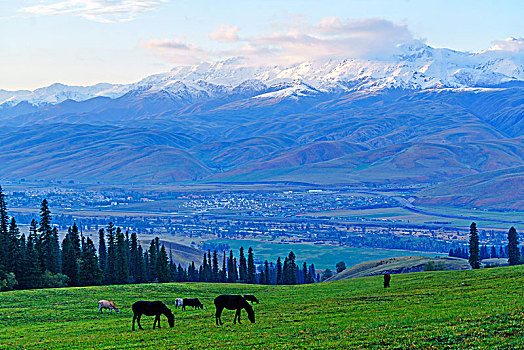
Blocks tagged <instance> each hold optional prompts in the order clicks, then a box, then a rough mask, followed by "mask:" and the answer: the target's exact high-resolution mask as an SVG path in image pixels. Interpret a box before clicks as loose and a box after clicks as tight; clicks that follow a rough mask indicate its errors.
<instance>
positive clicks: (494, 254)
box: [490, 245, 499, 259]
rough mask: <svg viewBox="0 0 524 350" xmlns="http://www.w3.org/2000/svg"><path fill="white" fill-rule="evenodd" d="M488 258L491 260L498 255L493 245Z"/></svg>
mask: <svg viewBox="0 0 524 350" xmlns="http://www.w3.org/2000/svg"><path fill="white" fill-rule="evenodd" d="M490 257H491V258H492V259H493V258H498V257H499V255H498V254H497V249H496V248H495V246H494V245H492V246H491V254H490Z"/></svg>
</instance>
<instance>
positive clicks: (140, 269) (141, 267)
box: [135, 244, 147, 283]
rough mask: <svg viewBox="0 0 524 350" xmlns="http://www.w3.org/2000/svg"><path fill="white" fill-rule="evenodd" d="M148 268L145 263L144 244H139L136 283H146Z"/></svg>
mask: <svg viewBox="0 0 524 350" xmlns="http://www.w3.org/2000/svg"><path fill="white" fill-rule="evenodd" d="M146 280H147V279H146V268H145V264H144V252H143V250H142V245H140V244H139V245H138V248H137V266H136V275H135V281H136V283H144V282H145V281H146Z"/></svg>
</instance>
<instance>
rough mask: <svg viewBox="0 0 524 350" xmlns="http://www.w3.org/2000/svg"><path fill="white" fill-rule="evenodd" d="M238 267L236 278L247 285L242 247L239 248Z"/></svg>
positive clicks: (245, 263) (245, 264)
mask: <svg viewBox="0 0 524 350" xmlns="http://www.w3.org/2000/svg"><path fill="white" fill-rule="evenodd" d="M239 259H240V260H239V266H238V278H239V279H240V282H241V283H247V262H246V257H245V256H244V247H240V258H239Z"/></svg>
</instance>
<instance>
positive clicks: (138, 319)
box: [136, 314, 144, 329]
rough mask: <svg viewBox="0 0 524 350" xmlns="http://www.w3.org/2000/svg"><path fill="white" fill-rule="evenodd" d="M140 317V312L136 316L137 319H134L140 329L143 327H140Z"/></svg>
mask: <svg viewBox="0 0 524 350" xmlns="http://www.w3.org/2000/svg"><path fill="white" fill-rule="evenodd" d="M140 317H142V315H141V314H140V315H138V317H137V319H136V323H138V328H140V329H144V328H142V325H141V324H140Z"/></svg>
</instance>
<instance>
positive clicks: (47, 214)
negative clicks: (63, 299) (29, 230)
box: [38, 199, 60, 273]
mask: <svg viewBox="0 0 524 350" xmlns="http://www.w3.org/2000/svg"><path fill="white" fill-rule="evenodd" d="M38 231H39V232H40V241H41V245H42V258H43V266H44V269H45V270H48V271H49V272H51V273H58V272H60V271H59V270H60V268H59V259H60V248H59V245H58V233H57V232H56V230H53V228H52V227H51V211H50V210H49V207H48V204H47V200H46V199H44V200H43V201H42V204H41V206H40V222H39V227H38Z"/></svg>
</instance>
